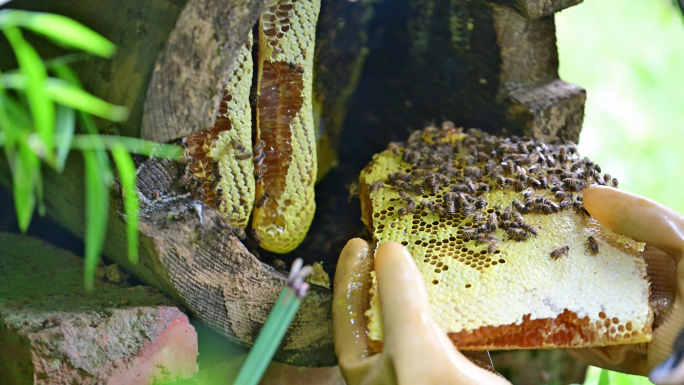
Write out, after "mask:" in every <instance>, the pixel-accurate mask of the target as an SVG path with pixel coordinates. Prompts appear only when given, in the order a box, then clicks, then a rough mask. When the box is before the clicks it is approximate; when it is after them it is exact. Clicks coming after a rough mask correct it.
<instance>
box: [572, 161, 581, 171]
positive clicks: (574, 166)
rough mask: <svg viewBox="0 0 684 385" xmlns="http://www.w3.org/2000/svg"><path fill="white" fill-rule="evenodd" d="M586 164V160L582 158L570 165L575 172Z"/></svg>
mask: <svg viewBox="0 0 684 385" xmlns="http://www.w3.org/2000/svg"><path fill="white" fill-rule="evenodd" d="M583 166H584V162H582V161H581V160H578V161H577V162H575V163H573V164H572V166H570V171H572V172H575V171H577V170H579V169H581V168H582V167H583Z"/></svg>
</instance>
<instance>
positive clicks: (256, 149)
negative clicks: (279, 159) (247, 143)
mask: <svg viewBox="0 0 684 385" xmlns="http://www.w3.org/2000/svg"><path fill="white" fill-rule="evenodd" d="M265 147H266V142H264V141H263V140H259V141H258V142H256V144H255V145H254V146H253V147H252V150H253V153H254V155H256V154H259V153H260V152H261V150H263V149H264V148H265Z"/></svg>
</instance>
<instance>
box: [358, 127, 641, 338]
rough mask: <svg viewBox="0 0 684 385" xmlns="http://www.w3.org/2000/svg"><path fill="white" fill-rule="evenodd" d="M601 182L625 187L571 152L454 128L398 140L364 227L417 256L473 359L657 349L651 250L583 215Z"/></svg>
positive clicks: (378, 324) (384, 157)
mask: <svg viewBox="0 0 684 385" xmlns="http://www.w3.org/2000/svg"><path fill="white" fill-rule="evenodd" d="M447 123H448V122H447ZM478 170H479V171H478ZM435 181H437V182H439V181H441V183H439V185H438V186H435V184H436V183H435ZM592 184H609V185H612V184H617V181H615V182H613V180H612V178H610V177H606V176H605V175H601V173H600V167H599V166H597V165H594V164H593V163H592V162H591V161H590V160H588V159H586V158H584V159H580V157H579V154H577V151H576V148H575V146H574V145H573V144H571V143H568V144H562V145H547V144H543V143H538V142H534V141H532V140H529V139H525V138H513V139H503V138H498V137H494V136H490V135H488V134H486V133H483V132H481V131H479V130H473V129H471V130H470V131H469V132H468V134H465V133H462V132H461V131H460V129H458V128H455V127H453V125H451V124H445V125H443V126H442V127H441V128H437V127H428V128H426V129H425V130H421V131H417V132H416V133H414V134H413V135H411V137H410V138H409V139H408V141H407V142H402V143H393V144H391V145H390V147H389V149H388V150H386V151H384V152H382V153H380V154H377V155H376V156H375V157H374V159H373V161H372V162H371V163H370V164H369V165H368V166H367V167H366V168H365V170H364V171H363V172H362V174H361V177H360V186H361V202H362V212H363V220H364V222H365V223H366V225H367V226H368V227H369V228H370V229H371V230H372V232H373V235H374V238H375V241H376V242H377V245H380V244H381V243H383V242H387V241H396V242H400V243H402V244H403V245H405V246H406V247H407V248H408V250H409V251H410V252H411V254H412V255H413V256H414V258H415V261H416V264H417V265H418V268H419V270H420V271H421V273H422V274H423V278H424V281H425V283H426V285H427V291H428V295H429V298H430V304H431V308H432V316H433V319H434V320H435V321H436V322H437V323H438V324H439V326H440V327H441V328H442V330H444V331H445V332H446V333H448V335H449V337H450V338H451V340H452V341H453V342H454V344H455V345H456V347H458V348H459V349H463V350H486V349H487V350H488V349H519V348H534V349H539V348H559V347H592V346H605V345H615V344H628V343H629V344H631V343H641V342H648V341H650V339H651V329H652V321H653V312H652V310H651V307H650V306H649V283H648V280H647V274H646V265H645V263H644V261H643V259H642V258H641V256H640V249H641V248H642V245H641V244H638V243H637V242H635V241H633V240H631V239H627V238H625V237H622V236H619V235H617V234H614V233H612V232H611V231H610V230H609V229H607V228H605V227H603V226H601V225H600V224H599V223H598V222H597V221H596V220H594V219H592V218H591V217H590V216H589V215H588V213H587V212H586V211H584V207H583V206H582V203H581V197H582V194H583V191H584V190H586V188H588V187H589V186H590V185H592ZM418 187H421V188H422V191H421V189H419V188H418ZM552 190H553V191H552ZM559 192H560V193H559ZM454 200H455V203H450V202H449V201H454ZM514 201H516V202H515V203H514ZM485 203H486V206H485V205H484V204H485ZM413 206H415V207H413ZM449 206H451V207H449ZM454 206H455V207H454ZM509 206H510V207H509ZM478 213H479V214H478ZM505 218H507V219H505ZM492 222H496V226H493V225H492ZM514 222H515V224H514ZM535 232H536V235H535V234H534V233H535ZM589 237H593V240H594V241H595V243H596V244H597V246H598V252H597V253H594V252H593V250H592V248H591V247H589V246H590V243H589ZM565 246H568V251H567V252H566V253H558V254H560V255H559V256H558V257H557V258H554V256H555V255H554V256H552V252H553V251H554V250H557V249H561V248H563V247H565ZM376 292H377V282H375V279H374V282H373V289H371V296H372V298H371V302H370V309H369V310H368V312H367V313H366V316H367V319H368V322H369V324H368V334H369V339H370V341H371V346H372V347H374V348H375V349H376V350H380V349H381V346H382V343H381V342H382V339H383V331H382V320H381V317H380V314H381V313H380V306H379V301H378V300H377V297H376V296H375V293H376Z"/></svg>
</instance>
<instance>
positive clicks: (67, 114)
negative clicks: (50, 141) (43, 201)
mask: <svg viewBox="0 0 684 385" xmlns="http://www.w3.org/2000/svg"><path fill="white" fill-rule="evenodd" d="M75 129H76V114H75V112H74V110H73V109H71V108H68V107H64V106H59V105H58V106H57V120H56V125H55V145H56V147H57V159H56V160H55V166H56V169H57V172H62V170H64V164H65V163H66V159H67V156H69V150H71V140H72V138H73V137H74V130H75Z"/></svg>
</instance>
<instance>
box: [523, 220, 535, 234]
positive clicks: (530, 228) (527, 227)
mask: <svg viewBox="0 0 684 385" xmlns="http://www.w3.org/2000/svg"><path fill="white" fill-rule="evenodd" d="M521 227H522V228H523V230H525V231H527V232H529V233H531V234H534V235H535V236H537V234H538V232H537V228H538V227H537V226H530V225H528V224H527V223H523V224H522V226H521Z"/></svg>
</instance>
